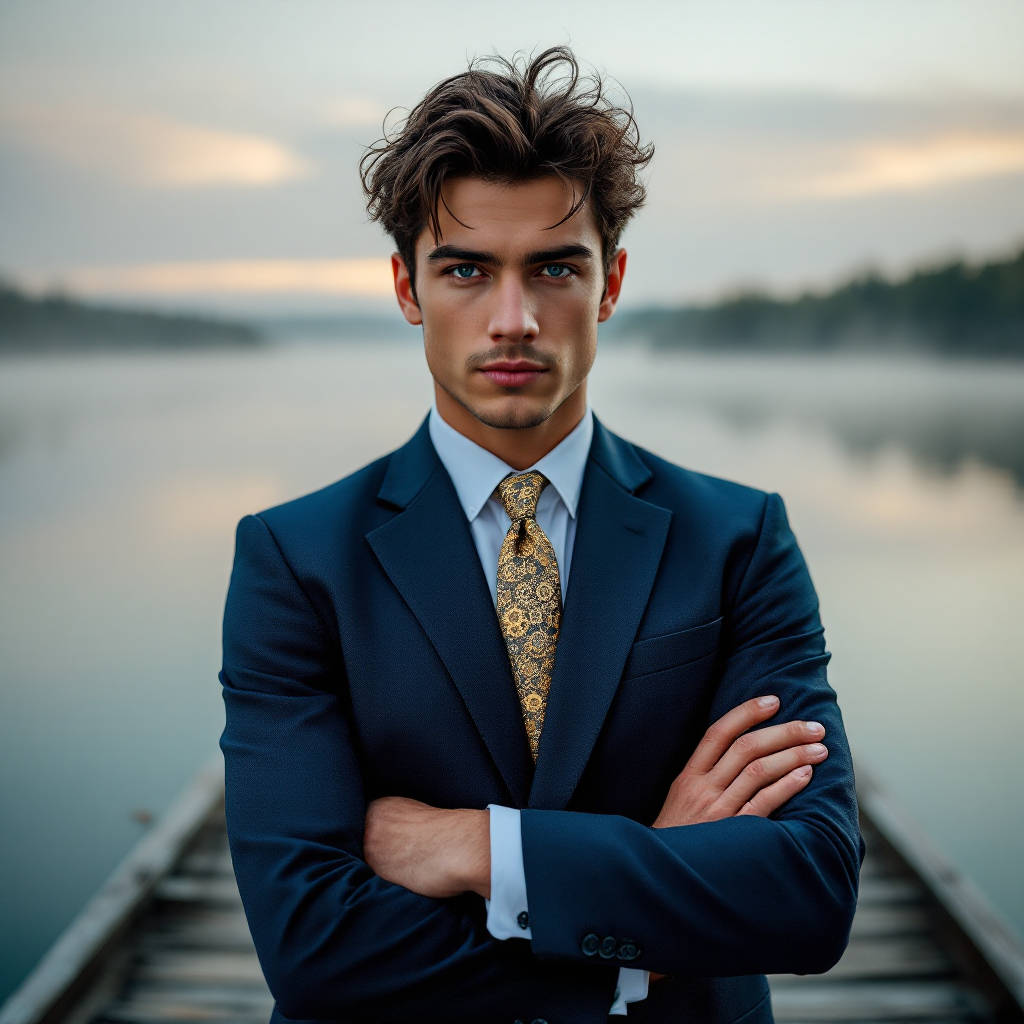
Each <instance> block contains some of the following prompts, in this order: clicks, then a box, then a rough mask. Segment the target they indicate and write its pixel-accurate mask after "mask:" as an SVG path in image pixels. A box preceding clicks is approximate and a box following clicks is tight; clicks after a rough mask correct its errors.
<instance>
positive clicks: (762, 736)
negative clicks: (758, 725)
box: [708, 722, 825, 790]
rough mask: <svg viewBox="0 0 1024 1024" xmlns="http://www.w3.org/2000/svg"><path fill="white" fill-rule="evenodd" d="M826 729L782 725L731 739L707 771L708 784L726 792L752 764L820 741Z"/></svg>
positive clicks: (814, 724) (814, 725) (811, 725)
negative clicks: (718, 758) (781, 751)
mask: <svg viewBox="0 0 1024 1024" xmlns="http://www.w3.org/2000/svg"><path fill="white" fill-rule="evenodd" d="M824 735H825V728H824V726H823V725H821V723H820V722H783V723H781V724H779V725H770V726H768V728H766V729H756V730H754V731H753V732H748V733H744V734H743V735H742V736H740V737H739V738H738V739H736V740H734V741H733V742H732V744H731V745H730V746H729V749H728V750H727V751H726V752H725V753H724V754H723V755H722V758H721V760H720V761H719V762H718V764H716V765H715V767H714V768H713V769H712V770H711V771H710V772H708V781H709V782H713V783H715V784H716V785H718V786H721V787H722V789H723V790H724V789H728V787H729V786H731V785H732V784H733V782H734V781H735V780H736V778H737V777H738V776H739V774H740V772H741V771H743V769H744V768H746V767H747V765H748V764H750V763H751V762H752V761H756V760H757V759H758V758H759V757H765V756H766V755H768V754H775V753H777V752H778V751H780V750H785V749H786V748H787V747H798V746H800V745H801V744H802V743H814V742H816V741H820V740H821V739H822V738H823V737H824Z"/></svg>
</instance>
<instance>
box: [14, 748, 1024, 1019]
mask: <svg viewBox="0 0 1024 1024" xmlns="http://www.w3.org/2000/svg"><path fill="white" fill-rule="evenodd" d="M860 796H861V808H862V816H863V828H864V836H865V839H866V841H867V845H868V855H867V860H866V861H865V864H864V871H863V874H862V881H861V897H860V904H859V907H858V910H857V916H856V919H855V921H854V926H853V936H852V938H851V941H850V946H849V948H848V950H847V951H846V954H845V955H844V956H843V958H842V960H841V961H840V962H839V964H838V965H837V966H836V967H835V968H833V969H832V970H831V971H829V973H828V974H824V975H819V976H812V977H806V978H804V977H792V976H788V975H777V976H774V977H772V978H771V979H770V982H771V988H772V1002H773V1005H774V1008H775V1019H776V1021H777V1022H778V1024H790V1022H792V1024H798V1022H799V1024H826V1022H828V1024H855V1022H871V1024H897V1022H917V1024H1004V1022H1005V1024H1009V1022H1024V949H1022V947H1021V945H1020V943H1019V942H1018V941H1017V939H1016V937H1015V936H1013V935H1012V933H1011V932H1010V931H1009V930H1008V929H1007V928H1006V926H1005V925H1004V924H1003V923H1002V922H1001V921H1000V920H999V919H998V917H997V916H996V915H995V914H994V913H993V912H992V911H991V909H990V908H989V907H988V905H987V904H986V902H985V900H984V898H983V897H982V896H981V895H980V894H979V893H978V891H977V890H976V889H975V888H974V886H973V885H972V884H971V883H970V882H969V881H968V880H966V879H965V878H964V877H963V876H962V875H961V874H960V873H959V872H957V871H956V870H955V869H954V868H952V867H951V866H950V865H949V864H948V863H947V862H946V861H945V860H944V859H943V858H942V857H941V856H940V855H939V854H938V853H937V852H936V851H935V849H934V848H933V847H932V845H931V844H930V842H929V841H928V840H927V839H926V838H925V837H924V836H922V835H921V834H920V833H919V832H918V831H917V830H916V829H915V828H914V827H913V825H911V824H910V823H909V822H908V820H907V818H906V816H905V815H903V814H902V813H901V812H900V810H899V808H898V807H896V805H895V804H894V803H893V802H892V800H891V799H890V798H889V797H888V796H887V795H886V794H885V793H884V791H883V790H881V789H880V788H879V787H877V786H875V785H873V784H871V783H867V784H865V783H863V782H862V784H861V787H860ZM272 1006H273V999H272V997H271V995H270V992H269V991H268V989H267V986H266V983H265V982H264V980H263V975H262V973H261V971H260V966H259V961H258V960H257V959H256V951H255V949H254V948H253V945H252V940H251V939H250V937H249V930H248V927H247V926H246V922H245V916H244V914H243V912H242V904H241V901H240V899H239V896H238V889H237V887H236V886H235V879H234V875H233V873H232V870H231V859H230V856H229V854H228V846H227V835H226V832H225V826H224V811H223V782H222V776H221V773H220V769H219V766H218V765H213V766H211V767H209V768H207V769H205V770H204V772H202V773H200V775H199V776H198V777H197V779H196V780H195V782H194V783H193V784H192V785H191V786H190V788H189V789H188V790H187V791H186V792H185V793H184V794H183V795H182V797H181V798H180V799H179V801H178V802H177V803H176V804H175V806H174V807H173V808H172V809H171V811H170V812H169V813H168V814H167V815H166V816H165V817H164V818H163V819H162V821H161V822H160V823H158V825H157V826H156V827H155V828H154V829H153V830H152V831H151V832H150V833H149V835H147V836H146V837H145V838H144V839H143V840H142V841H141V842H140V843H139V845H138V846H137V847H136V848H135V850H133V851H132V853H131V854H129V856H128V857H127V858H126V860H125V861H124V862H123V863H122V864H121V866H120V867H119V868H118V869H117V871H116V872H115V873H114V875H112V876H111V878H110V879H109V880H108V882H107V883H106V885H105V886H104V887H103V889H101V890H100V892H99V893H97V895H96V896H95V897H94V898H93V900H92V901H90V903H89V904H88V905H87V906H86V907H85V909H84V910H83V911H82V913H81V914H80V915H79V917H78V918H76V920H75V921H74V922H73V923H72V924H71V926H70V927H69V928H68V930H67V931H66V932H65V933H64V934H63V935H62V936H61V938H60V939H58V941H57V942H56V943H55V945H54V946H53V947H52V948H51V950H50V952H49V953H47V955H46V956H45V957H44V958H43V960H42V961H41V962H40V964H39V965H38V967H36V969H35V970H34V971H33V973H32V974H31V975H29V977H28V978H27V979H26V980H25V982H24V983H23V984H22V986H21V987H20V988H19V989H18V990H17V991H16V992H15V993H14V994H13V995H12V996H11V997H10V999H8V1000H7V1002H6V1003H5V1004H4V1005H3V1007H2V1008H0V1024H204V1022H210V1024H266V1022H267V1021H268V1019H269V1017H270V1012H271V1008H272Z"/></svg>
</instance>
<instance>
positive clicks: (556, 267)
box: [544, 263, 571, 277]
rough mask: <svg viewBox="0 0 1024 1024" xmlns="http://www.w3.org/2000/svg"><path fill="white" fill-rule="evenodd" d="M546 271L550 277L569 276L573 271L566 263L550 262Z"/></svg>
mask: <svg viewBox="0 0 1024 1024" xmlns="http://www.w3.org/2000/svg"><path fill="white" fill-rule="evenodd" d="M544 272H545V273H546V275H547V276H548V277H568V276H569V274H570V273H571V271H570V270H569V268H568V267H567V266H566V265H565V264H564V263H549V264H548V265H547V266H546V267H545V268H544Z"/></svg>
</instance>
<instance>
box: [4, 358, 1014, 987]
mask: <svg viewBox="0 0 1024 1024" xmlns="http://www.w3.org/2000/svg"><path fill="white" fill-rule="evenodd" d="M430 396H431V390H430V380H429V376H428V374H427V371H426V367H425V365H424V362H423V357H422V353H421V351H420V349H419V347H418V346H417V345H415V344H413V343H411V342H409V343H401V342H392V341H374V342H372V343H369V342H368V343H366V344H359V343H348V344H345V345H337V346H331V345H322V344H321V345H299V344H296V345H290V346H282V347H277V348H269V349H267V350H263V351H236V352H222V353H205V354H195V353H192V354H164V355H125V354H121V355H110V356H105V355H104V356H93V357H89V358H54V359H40V360H5V361H2V362H0V779H2V785H0V834H2V836H3V842H2V845H0V997H2V996H3V995H4V994H6V993H7V992H8V991H9V990H10V989H11V988H13V987H14V985H15V984H16V983H17V982H18V980H19V979H20V978H21V977H22V976H23V975H24V974H25V972H26V971H27V970H29V969H30V968H31V966H32V964H33V963H34V962H35V960H36V959H37V958H38V957H39V955H41V953H42V952H43V951H44V950H45V949H46V947H47V945H48V944H49V943H50V942H51V941H52V939H53V938H54V937H55V936H56V934H57V933H59V931H60V929H61V928H63V927H64V925H66V924H67V922H68V921H69V920H70V919H71V917H73V916H74V914H75V913H76V911H77V910H78V909H79V908H80V907H81V905H82V904H83V902H84V901H85V900H86V899H87V898H88V897H89V895H90V894H91V893H92V892H93V891H94V890H95V888H96V887H97V886H98V885H99V884H100V883H101V882H102V880H103V879H104V878H105V876H106V875H107V874H108V873H109V871H110V870H111V869H112V868H113V866H114V865H115V864H116V862H117V860H118V859H119V858H120V857H121V856H122V855H123V854H124V853H125V852H126V851H127V850H128V849H129V848H130V846H131V845H132V843H133V842H134V841H135V840H136V839H138V837H139V836H140V835H141V834H142V832H143V828H144V826H143V825H141V824H139V822H138V821H137V820H136V819H135V818H134V817H133V815H134V814H135V813H136V812H139V811H148V812H152V813H159V812H160V811H162V810H163V809H164V808H165V807H166V806H167V805H168V804H169V802H170V801H171V800H172V799H173V797H174V796H175V794H176V793H177V791H178V790H179V789H180V788H181V786H183V785H184V784H185V782H186V781H187V780H188V778H189V777H190V775H191V774H192V773H193V772H194V771H195V770H196V768H197V767H198V766H199V765H200V764H201V763H202V762H203V761H204V760H205V759H206V758H207V757H208V756H210V755H211V754H212V753H213V752H214V751H215V749H216V741H217V737H218V735H219V732H220V729H221V726H222V720H223V710H222V705H221V701H220V694H219V686H218V684H217V680H216V673H217V669H218V667H219V660H220V616H221V610H222V604H223V599H224V594H225V591H226V588H227V582H228V575H229V572H230V566H231V557H232V548H233V529H234V525H235V523H236V521H237V520H238V519H239V518H240V517H241V516H242V515H244V514H246V513H249V512H254V511H258V510H260V509H262V508H265V507H267V506H269V505H272V504H275V503H277V502H280V501H285V500H288V499H289V498H291V497H294V496H297V495H299V494H302V493H304V492H306V491H309V490H312V489H314V488H317V487H320V486H323V485H325V484H328V483H330V482H332V481H333V480H336V479H338V478H339V477H341V476H343V475H345V474H347V473H349V472H351V471H352V470H354V469H356V468H358V467H359V466H361V465H363V464H364V463H366V462H368V461H370V460H371V459H373V458H375V457H377V456H379V455H381V454H383V453H384V452H386V451H388V450H390V449H392V448H394V447H396V446H398V445H400V444H401V443H402V442H403V441H405V440H406V439H407V438H408V437H409V435H410V434H411V433H412V432H413V431H414V430H415V429H416V427H417V426H418V424H419V423H420V421H421V420H422V418H423V416H424V415H425V413H426V411H427V409H428V407H429V404H430ZM591 397H592V402H593V406H594V409H595V412H596V413H597V415H598V416H599V417H601V418H602V420H603V421H604V422H605V423H606V425H607V426H609V427H610V428H611V429H613V430H615V431H617V432H619V433H621V434H623V435H624V436H626V437H627V438H629V439H630V440H633V441H635V442H637V443H639V444H641V445H643V446H644V447H646V448H649V449H651V450H652V451H654V452H656V453H658V454H660V455H662V456H664V457H666V458H669V459H671V460H673V461H677V462H680V463H682V464H683V465H686V466H688V467H690V468H693V469H696V470H700V471H703V472H709V473H714V474H716V475H721V476H726V477H730V478H733V479H736V480H739V481H741V482H744V483H748V484H751V485H754V486H758V487H763V488H766V489H770V490H774V491H778V492H779V493H781V494H782V495H783V497H784V498H785V500H786V504H787V507H788V509H789V512H790V516H791V519H792V522H793V525H794V528H795V530H796V532H797V536H798V538H799V539H800V542H801V544H802V546H803V548H804V551H805V554H806V556H807V559H808V562H809V564H810V569H811V573H812V575H813V577H814V580H815V583H816V585H817V587H818V590H819V594H820V596H821V601H822V615H823V619H824V622H825V627H826V635H827V640H828V645H829V648H830V650H831V651H832V652H833V654H834V659H833V662H832V667H831V678H832V681H833V685H834V686H835V687H836V689H837V690H838V692H839V695H840V701H841V703H842V706H843V709H844V713H845V716H846V721H847V725H848V728H849V731H850V735H851V739H852V742H853V745H854V750H855V753H856V754H857V755H858V757H859V758H860V759H861V761H862V762H863V763H864V764H865V765H867V766H870V767H871V768H872V769H873V770H874V772H875V773H876V774H877V775H879V776H881V778H882V779H883V780H884V781H885V782H886V783H887V784H888V785H889V787H890V788H891V789H892V790H893V791H894V792H895V793H896V795H897V796H898V797H899V798H900V799H901V800H902V801H903V802H904V804H905V805H906V806H907V807H908V808H909V809H910V810H911V812H912V813H913V814H914V816H915V817H916V818H917V820H918V821H919V822H920V823H921V824H922V825H923V826H924V827H925V829H926V830H927V831H928V832H929V834H930V835H931V836H932V837H933V838H934V839H935V840H936V841H937V842H938V844H939V845H940V846H941V847H942V848H943V849H944V850H945V852H946V853H947V854H948V855H949V856H950V857H951V858H952V859H953V860H954V861H955V862H956V863H958V864H959V865H960V866H961V867H963V868H964V869H965V870H966V871H967V872H968V873H969V874H970V875H971V876H972V877H973V878H974V879H975V880H976V881H977V882H978V884H979V885H980V886H981V887H982V889H983V890H984V891H986V892H987V894H988V895H989V897H990V898H991V900H992V902H993V903H994V904H995V905H996V907H997V908H999V909H1000V911H1001V912H1002V913H1003V914H1004V915H1005V916H1006V917H1007V918H1009V919H1010V920H1011V922H1012V923H1013V924H1014V925H1015V926H1016V928H1017V929H1018V931H1020V932H1021V933H1024V881H1022V879H1021V874H1020V869H1019V862H1020V858H1021V853H1022V852H1024V809H1022V807H1021V801H1020V798H1019V797H1020V783H1019V780H1020V779H1021V778H1022V777H1024V744H1022V743H1021V741H1020V736H1021V735H1022V732H1024V700H1022V699H1021V687H1022V685H1024V667H1022V666H1024V630H1022V629H1021V628H1020V618H1021V609H1022V608H1024V367H1021V366H1013V365H997V364H987V365H983V364H963V363H939V362H928V361H903V362H893V361H885V360H881V359H816V358H790V357H777V358H765V359H750V358H744V357H712V356H707V355H667V354H663V353H661V354H655V353H651V352H648V351H646V350H643V349H634V348H626V347H607V348H606V349H605V350H604V351H603V352H602V354H601V356H600V357H599V360H598V365H597V367H596V369H595V372H594V375H593V378H592V389H591Z"/></svg>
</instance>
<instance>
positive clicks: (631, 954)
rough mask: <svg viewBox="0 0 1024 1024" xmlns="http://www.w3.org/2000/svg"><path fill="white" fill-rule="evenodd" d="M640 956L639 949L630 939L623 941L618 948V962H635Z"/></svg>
mask: <svg viewBox="0 0 1024 1024" xmlns="http://www.w3.org/2000/svg"><path fill="white" fill-rule="evenodd" d="M639 955H640V947H639V946H638V945H637V944H636V943H635V942H634V941H633V940H632V939H623V940H622V945H621V946H619V959H620V960H635V959H636V958H637V957H638V956H639Z"/></svg>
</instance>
